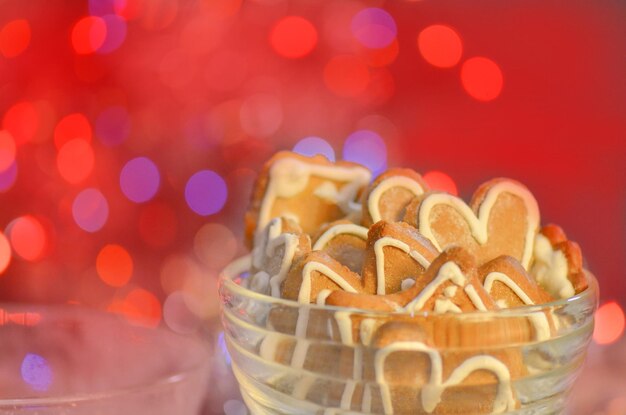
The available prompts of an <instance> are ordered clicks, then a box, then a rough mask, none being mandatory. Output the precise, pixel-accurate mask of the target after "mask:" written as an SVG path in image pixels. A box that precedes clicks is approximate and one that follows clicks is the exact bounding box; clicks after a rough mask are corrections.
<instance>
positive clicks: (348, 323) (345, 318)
mask: <svg viewBox="0 0 626 415" xmlns="http://www.w3.org/2000/svg"><path fill="white" fill-rule="evenodd" d="M350 315H351V313H350V312H349V311H336V312H335V321H336V322H337V327H339V337H340V338H341V343H343V344H345V345H347V346H352V345H354V341H353V340H352V319H351V318H350Z"/></svg>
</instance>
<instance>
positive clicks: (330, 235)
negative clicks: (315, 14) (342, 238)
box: [313, 223, 368, 251]
mask: <svg viewBox="0 0 626 415" xmlns="http://www.w3.org/2000/svg"><path fill="white" fill-rule="evenodd" d="M367 231H368V229H367V228H366V227H364V226H359V225H355V224H354V223H339V224H337V225H334V226H331V227H330V228H329V229H327V230H326V232H324V233H323V234H322V235H320V237H319V238H318V239H317V241H315V245H313V250H314V251H320V250H322V249H324V248H325V247H326V245H328V243H329V242H330V241H332V240H333V239H334V238H335V237H337V236H339V235H344V234H348V235H354V236H357V237H359V238H361V239H363V240H364V241H366V240H367Z"/></svg>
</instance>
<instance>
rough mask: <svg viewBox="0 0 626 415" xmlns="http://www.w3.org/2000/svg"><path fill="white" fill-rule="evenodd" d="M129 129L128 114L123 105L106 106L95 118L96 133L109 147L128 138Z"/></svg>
mask: <svg viewBox="0 0 626 415" xmlns="http://www.w3.org/2000/svg"><path fill="white" fill-rule="evenodd" d="M130 129H131V121H130V116H129V115H128V111H126V109H125V108H124V107H120V106H112V107H108V108H106V109H104V110H103V111H102V112H101V113H100V114H98V118H97V119H96V135H97V137H98V138H99V139H100V141H101V142H102V143H103V144H105V145H107V146H109V147H114V146H117V145H120V144H122V143H123V142H124V141H125V140H126V138H128V135H129V134H130Z"/></svg>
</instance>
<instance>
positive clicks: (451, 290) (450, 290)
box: [443, 285, 459, 298]
mask: <svg viewBox="0 0 626 415" xmlns="http://www.w3.org/2000/svg"><path fill="white" fill-rule="evenodd" d="M458 288H459V287H457V286H456V285H451V286H449V287H446V288H444V289H443V294H444V295H445V296H446V297H448V298H452V297H454V296H455V295H456V291H457V290H458Z"/></svg>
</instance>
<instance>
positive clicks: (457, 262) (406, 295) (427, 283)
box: [325, 247, 497, 313]
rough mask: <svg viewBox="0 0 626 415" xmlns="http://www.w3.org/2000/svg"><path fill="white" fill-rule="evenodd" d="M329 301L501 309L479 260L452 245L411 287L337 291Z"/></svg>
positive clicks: (379, 306)
mask: <svg viewBox="0 0 626 415" xmlns="http://www.w3.org/2000/svg"><path fill="white" fill-rule="evenodd" d="M325 304H328V305H336V306H343V307H351V308H360V309H365V310H377V311H389V312H393V311H400V312H410V313H414V312H420V311H434V312H436V313H448V312H450V313H461V312H468V311H488V310H494V309H496V308H497V306H496V304H495V303H494V301H493V300H492V299H491V297H489V294H487V292H486V291H485V289H484V288H483V286H482V284H481V282H480V280H479V279H478V277H477V267H476V262H475V260H474V258H473V256H472V255H471V254H469V253H468V252H467V251H466V250H465V249H463V248H460V247H452V248H448V249H447V250H446V251H444V252H443V253H441V254H440V255H439V256H438V257H437V258H435V260H434V261H433V263H432V264H431V265H430V266H429V267H428V269H427V270H426V271H425V272H424V273H423V274H421V275H420V276H418V277H417V278H416V279H415V284H413V285H412V286H411V287H409V288H407V289H405V290H403V291H400V292H398V293H395V294H388V295H363V294H355V293H354V292H349V291H334V292H331V293H330V294H329V295H328V296H327V297H326V298H325Z"/></svg>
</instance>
